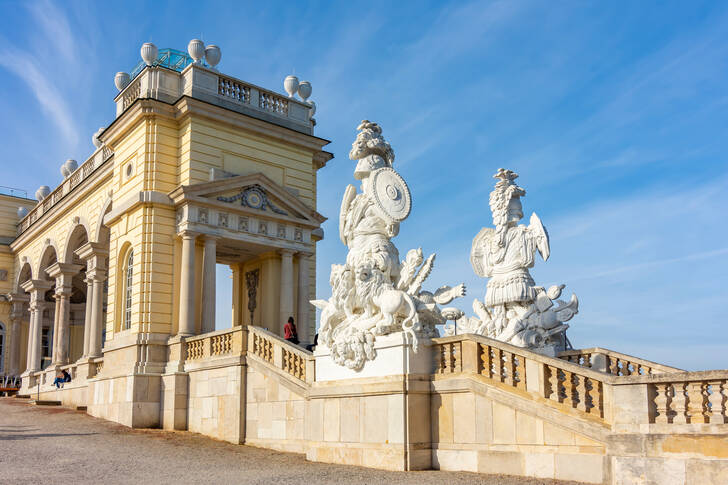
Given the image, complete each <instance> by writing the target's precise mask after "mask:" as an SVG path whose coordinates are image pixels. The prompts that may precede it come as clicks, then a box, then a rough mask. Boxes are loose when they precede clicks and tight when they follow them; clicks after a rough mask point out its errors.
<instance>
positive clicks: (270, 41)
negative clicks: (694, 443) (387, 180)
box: [0, 1, 728, 369]
mask: <svg viewBox="0 0 728 485" xmlns="http://www.w3.org/2000/svg"><path fill="white" fill-rule="evenodd" d="M394 3H396V4H397V5H391V4H394ZM554 5H555V4H554V3H553V2H520V1H502V2H497V1H496V2H493V1H482V2H480V1H475V2H453V3H450V4H448V3H444V2H371V1H370V2H330V3H329V2H295V3H294V2H229V3H225V2H199V1H198V2H188V3H185V2H160V1H158V2H153V3H148V4H147V3H143V2H129V1H124V2H111V1H109V2H63V3H60V2H59V3H50V2H39V3H32V2H8V1H0V8H1V9H2V15H0V93H2V95H1V96H0V113H2V116H0V134H1V135H0V137H1V140H0V141H1V142H2V146H3V151H2V157H0V164H1V165H2V173H3V174H4V175H3V180H2V182H0V185H10V186H14V187H21V188H24V189H27V190H28V192H29V193H33V192H34V191H35V189H36V188H37V187H38V186H39V185H41V184H47V185H50V186H55V185H57V184H58V183H59V182H60V180H61V175H60V172H59V166H60V165H61V163H63V161H64V160H65V159H67V158H75V159H77V160H79V161H81V160H84V159H85V158H86V157H87V156H88V155H89V154H90V153H91V151H92V145H91V135H92V133H93V132H95V131H96V130H97V129H98V127H100V126H104V125H107V124H109V123H110V122H111V121H112V120H113V117H114V104H113V97H114V95H115V94H116V89H115V87H114V83H113V77H114V74H115V73H116V72H117V71H130V70H131V69H132V68H133V67H134V65H135V64H136V63H137V62H138V61H139V47H140V46H141V44H142V43H143V42H146V41H152V42H154V43H155V44H157V46H159V47H160V48H162V47H173V48H177V49H182V50H184V49H185V48H186V45H187V43H188V41H189V40H190V39H191V38H193V37H200V36H201V37H202V39H203V40H204V41H205V42H207V43H215V44H217V45H219V46H220V47H221V49H222V53H223V55H222V61H221V63H220V65H219V66H218V67H219V68H220V70H221V71H223V72H225V73H227V74H230V75H233V76H236V77H239V78H241V79H244V80H246V81H249V82H253V83H255V84H259V85H261V86H265V87H268V88H271V89H276V90H278V91H280V92H283V86H282V81H283V78H284V77H285V76H286V75H288V74H291V73H295V74H296V75H298V76H299V78H301V79H307V80H309V81H311V83H312V85H313V95H312V98H311V99H313V100H315V101H316V103H317V105H318V112H317V114H316V119H317V121H318V125H317V127H316V134H317V135H318V136H321V137H324V138H327V139H330V140H332V143H331V145H329V147H328V149H329V150H330V151H332V152H333V153H334V154H335V155H336V158H335V159H334V160H332V161H331V162H330V163H329V165H328V166H327V167H326V168H324V169H323V170H321V171H320V172H319V211H320V212H321V213H323V214H324V215H326V216H328V217H329V221H328V222H327V223H326V224H325V225H324V229H325V231H326V235H327V236H326V238H325V239H324V241H322V242H321V243H319V254H320V257H319V261H318V266H317V271H318V275H319V287H318V293H319V294H318V296H319V297H323V298H326V297H328V295H329V291H328V288H327V287H326V284H327V280H328V270H329V268H330V265H331V263H335V262H342V261H343V260H344V259H345V254H346V248H345V247H344V246H343V245H342V244H341V243H340V241H339V240H338V238H337V237H336V235H337V227H336V219H337V214H338V206H339V203H340V198H341V196H342V194H343V190H344V187H345V186H346V184H347V183H349V182H351V181H352V171H353V167H354V164H353V162H351V161H350V160H348V158H347V154H348V150H349V146H350V144H351V142H352V140H353V138H354V136H355V128H356V125H357V123H358V122H359V121H360V120H361V119H364V118H367V119H370V120H373V121H377V122H378V123H380V124H381V125H382V127H383V129H384V135H385V137H386V138H387V139H388V140H389V142H390V143H391V144H392V146H393V147H394V149H395V152H396V155H397V158H396V161H395V168H396V169H397V170H398V171H399V172H400V173H401V174H402V175H403V176H404V178H405V179H406V180H407V182H408V184H409V185H410V189H411V191H412V194H413V198H414V207H413V212H412V215H411V216H410V218H409V219H408V220H407V221H406V222H405V223H403V224H402V227H401V231H400V236H399V237H398V238H397V239H396V240H395V243H396V244H397V245H398V247H399V249H400V252H401V253H402V255H404V253H405V252H406V251H407V249H409V248H412V247H422V248H423V250H424V251H425V252H437V253H438V257H437V261H436V270H435V271H434V272H433V274H432V276H431V277H430V279H429V284H430V286H431V287H432V288H435V287H437V286H439V285H441V284H445V283H450V284H452V283H457V282H460V281H464V282H465V283H466V285H467V286H468V290H469V294H468V296H467V297H466V298H465V299H463V300H461V301H462V304H461V306H462V308H463V309H466V310H468V311H469V312H470V305H471V303H472V298H473V297H478V298H481V299H482V297H483V294H484V291H485V280H482V279H478V278H477V277H476V276H475V275H474V274H473V271H472V269H471V267H470V263H469V260H468V255H469V251H470V244H471V240H472V238H473V236H474V235H475V234H476V233H477V232H478V231H479V229H480V228H481V227H482V226H484V225H491V218H490V212H489V209H488V194H489V192H490V190H491V189H492V186H493V179H492V178H491V177H492V174H493V173H495V171H496V169H497V168H498V167H506V168H510V169H512V170H515V171H517V172H518V173H519V174H520V178H519V179H518V182H519V183H520V185H522V186H523V187H524V188H525V189H526V191H527V195H526V197H525V198H524V199H523V203H524V210H525V212H526V215H527V217H528V214H530V212H532V211H536V212H537V213H538V214H539V216H540V217H541V219H542V220H543V221H544V224H545V225H546V227H547V228H548V230H549V233H550V235H551V253H552V255H551V259H550V260H549V261H548V262H547V263H543V262H542V261H539V262H537V265H536V268H534V270H533V275H534V277H535V279H536V281H537V282H538V283H540V284H544V285H549V284H554V283H562V282H563V283H566V284H567V291H568V290H571V291H573V292H575V293H576V294H577V295H578V296H579V299H580V302H581V312H580V313H579V315H577V316H576V317H575V318H574V319H573V320H572V321H571V322H570V323H571V329H570V330H569V335H570V338H571V340H572V342H573V343H574V345H575V346H577V347H588V346H595V345H598V346H602V347H606V348H610V349H614V350H618V351H622V352H625V353H629V354H633V355H638V356H641V357H644V358H648V359H651V360H655V361H658V362H663V363H666V364H672V365H675V366H678V367H683V368H687V369H699V368H711V369H719V368H728V357H727V355H728V334H727V332H726V330H725V324H726V317H725V314H724V313H723V312H724V311H725V309H724V308H723V307H722V306H721V305H725V304H726V302H727V301H728V276H727V275H728V242H727V239H728V229H727V228H726V223H725V220H726V217H725V211H726V209H728V190H727V189H728V164H727V163H726V153H727V152H728V137H726V136H725V131H726V126H728V109H726V105H727V104H728V83H726V79H728V42H726V35H725V32H726V31H728V6H726V5H725V4H723V3H721V2H697V1H693V2H581V1H580V2H568V1H567V2H558V8H555V7H554ZM221 278H222V275H221ZM223 296H224V295H223Z"/></svg>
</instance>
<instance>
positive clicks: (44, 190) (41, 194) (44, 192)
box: [35, 185, 51, 202]
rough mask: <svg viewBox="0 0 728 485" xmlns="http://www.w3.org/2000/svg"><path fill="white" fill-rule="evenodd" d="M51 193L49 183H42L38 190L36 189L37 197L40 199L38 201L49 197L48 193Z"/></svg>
mask: <svg viewBox="0 0 728 485" xmlns="http://www.w3.org/2000/svg"><path fill="white" fill-rule="evenodd" d="M50 193H51V188H50V187H48V186H47V185H41V186H40V187H38V190H36V191H35V198H36V199H38V202H40V201H41V200H43V199H45V198H46V197H48V194H50Z"/></svg>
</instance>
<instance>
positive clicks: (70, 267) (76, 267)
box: [46, 262, 83, 279]
mask: <svg viewBox="0 0 728 485" xmlns="http://www.w3.org/2000/svg"><path fill="white" fill-rule="evenodd" d="M81 269H83V265H80V264H72V263H58V262H56V263H53V264H52V265H50V266H48V267H47V268H46V274H47V275H48V276H50V277H51V278H56V279H59V278H63V277H72V276H73V275H75V274H76V273H78V272H79V271H81Z"/></svg>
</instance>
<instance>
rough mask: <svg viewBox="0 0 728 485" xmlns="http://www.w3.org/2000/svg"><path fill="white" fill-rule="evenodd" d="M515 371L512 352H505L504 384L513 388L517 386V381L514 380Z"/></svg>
mask: <svg viewBox="0 0 728 485" xmlns="http://www.w3.org/2000/svg"><path fill="white" fill-rule="evenodd" d="M514 371H515V369H514V368H513V354H512V353H510V352H505V351H504V352H503V373H504V376H503V382H505V383H506V384H508V385H510V386H512V385H514V384H515V381H514V379H513V373H514Z"/></svg>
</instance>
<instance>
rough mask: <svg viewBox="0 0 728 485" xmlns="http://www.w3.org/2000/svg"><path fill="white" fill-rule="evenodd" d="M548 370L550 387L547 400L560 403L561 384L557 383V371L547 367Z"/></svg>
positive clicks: (554, 368) (552, 367)
mask: <svg viewBox="0 0 728 485" xmlns="http://www.w3.org/2000/svg"><path fill="white" fill-rule="evenodd" d="M548 369H549V387H550V392H549V396H548V398H549V399H551V400H552V401H556V402H561V382H559V369H558V368H556V367H554V366H551V365H550V366H548Z"/></svg>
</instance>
